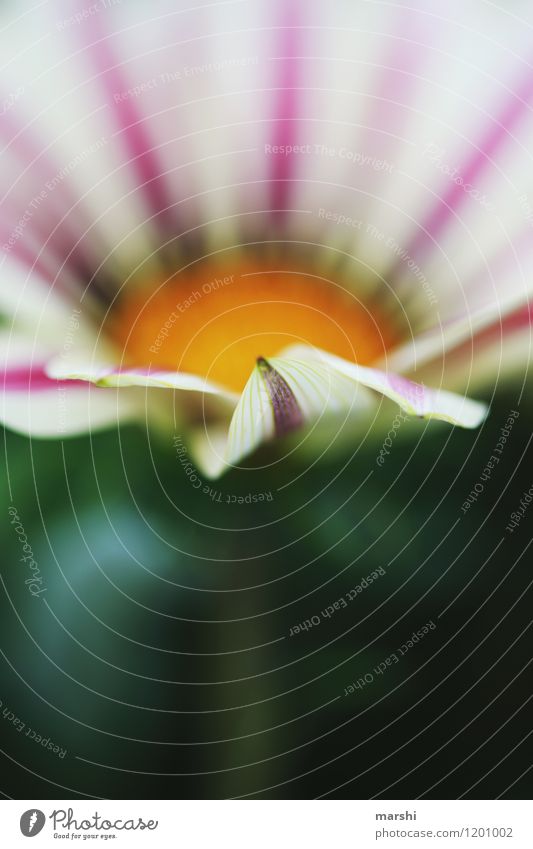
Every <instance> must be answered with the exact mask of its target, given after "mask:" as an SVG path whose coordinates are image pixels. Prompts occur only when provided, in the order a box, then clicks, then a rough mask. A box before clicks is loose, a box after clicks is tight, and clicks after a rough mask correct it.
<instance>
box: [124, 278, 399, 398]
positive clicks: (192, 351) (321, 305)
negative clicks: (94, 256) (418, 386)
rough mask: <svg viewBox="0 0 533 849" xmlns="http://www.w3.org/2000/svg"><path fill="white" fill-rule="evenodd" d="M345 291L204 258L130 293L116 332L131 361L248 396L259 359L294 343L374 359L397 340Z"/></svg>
mask: <svg viewBox="0 0 533 849" xmlns="http://www.w3.org/2000/svg"><path fill="white" fill-rule="evenodd" d="M376 318H377V317H376V311H375V308H374V307H373V308H372V314H370V312H369V311H368V310H367V309H366V308H365V307H364V305H363V304H362V303H361V302H360V301H359V300H358V299H357V298H356V297H355V296H354V295H353V294H350V293H349V292H347V291H346V290H345V289H343V288H341V287H339V286H337V285H334V284H333V283H329V282H326V281H323V280H320V279H317V278H316V277H314V276H313V275H309V274H304V273H303V272H301V271H286V270H285V271H280V270H276V269H274V268H272V270H268V269H267V270H265V267H264V265H262V267H261V270H258V269H257V268H256V267H254V266H253V265H244V264H243V263H240V264H239V266H238V268H235V267H230V266H229V265H228V266H227V267H224V266H223V270H221V269H220V266H217V267H213V266H211V265H209V264H207V263H205V262H204V263H199V264H197V265H195V266H193V267H191V268H188V269H186V270H185V271H183V272H180V273H178V274H176V275H174V276H173V277H170V278H168V279H166V280H158V281H156V282H155V283H154V282H153V281H152V283H151V285H150V287H149V289H147V288H146V287H141V288H139V287H137V288H135V289H133V291H129V292H127V293H126V294H125V296H121V298H120V300H119V301H118V303H117V305H116V307H115V308H114V310H113V312H112V314H111V318H110V328H109V329H110V333H111V335H112V337H113V339H114V340H115V342H116V343H117V345H118V346H119V347H120V349H121V352H122V355H123V361H124V363H125V364H127V365H129V366H141V365H142V366H147V365H150V366H151V368H153V369H154V370H159V369H164V370H175V371H184V372H190V373H192V374H197V375H201V376H203V377H206V378H207V379H209V380H211V381H214V382H216V383H219V384H221V385H222V386H225V387H227V388H228V389H231V390H235V391H237V392H240V391H241V390H242V389H243V387H244V385H245V383H246V381H247V380H248V377H249V376H250V373H251V371H252V369H253V367H254V365H255V363H256V360H257V358H258V357H260V356H264V357H267V358H268V357H269V356H275V355H276V354H278V353H279V352H280V351H282V350H283V349H284V348H287V347H288V346H289V345H294V344H307V345H312V346H315V347H317V348H323V349H324V350H326V351H329V352H330V353H333V354H336V355H337V356H339V357H344V358H345V359H348V360H351V361H353V362H357V363H359V364H363V365H364V364H368V363H371V362H373V361H375V360H376V359H378V358H380V357H382V356H383V355H384V353H385V351H386V349H387V348H388V347H390V345H391V343H392V341H393V335H392V332H391V330H390V328H388V329H387V328H386V325H385V326H384V324H383V322H382V321H381V320H376Z"/></svg>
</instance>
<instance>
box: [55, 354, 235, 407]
mask: <svg viewBox="0 0 533 849" xmlns="http://www.w3.org/2000/svg"><path fill="white" fill-rule="evenodd" d="M46 371H47V374H48V375H49V376H50V377H54V378H56V379H60V380H87V381H89V382H90V383H94V384H96V386H102V387H119V386H122V387H125V386H152V387H155V388H160V389H182V390H184V391H188V392H202V393H205V394H207V395H217V396H220V397H221V398H224V399H227V400H228V401H229V402H233V403H236V402H237V400H238V397H239V396H238V395H235V393H233V392H230V391H229V390H227V389H225V388H224V387H222V386H219V385H218V384H216V383H211V382H210V381H208V380H205V378H203V377H198V376H197V375H195V374H188V373H186V372H178V371H163V370H160V369H150V368H119V367H117V366H113V365H106V364H102V363H92V362H91V361H90V359H87V360H85V361H80V362H78V363H74V362H73V361H72V360H71V359H70V358H69V359H68V360H66V361H65V360H63V359H62V358H60V357H58V358H56V359H54V360H52V361H51V362H49V363H48V364H47V366H46Z"/></svg>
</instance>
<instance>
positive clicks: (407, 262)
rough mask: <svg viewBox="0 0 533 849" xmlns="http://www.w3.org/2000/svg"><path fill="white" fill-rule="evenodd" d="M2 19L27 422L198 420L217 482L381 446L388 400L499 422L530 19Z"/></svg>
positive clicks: (125, 13)
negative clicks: (323, 445)
mask: <svg viewBox="0 0 533 849" xmlns="http://www.w3.org/2000/svg"><path fill="white" fill-rule="evenodd" d="M1 14H2V19H1V21H0V25H1V35H0V39H1V43H2V57H3V61H4V63H5V66H4V72H3V86H4V89H5V96H3V97H2V103H3V107H2V115H1V117H0V123H1V131H2V144H3V147H4V150H3V161H4V163H5V166H4V172H3V178H2V197H3V200H2V213H1V226H2V236H1V240H0V241H1V245H2V282H1V286H0V311H1V314H2V317H3V326H2V330H1V348H2V356H3V361H4V366H3V371H4V392H3V401H2V407H1V409H2V414H1V418H2V421H3V422H4V423H5V424H6V425H7V426H8V427H10V428H13V429H15V430H18V431H21V432H24V433H28V434H31V435H33V436H41V437H61V436H63V435H67V434H74V433H80V432H84V431H87V430H92V429H94V428H100V427H104V426H111V425H116V424H117V423H118V422H121V421H125V420H130V419H138V420H140V421H144V420H145V419H146V421H147V422H148V423H149V424H153V425H154V426H160V425H165V426H169V425H170V426H172V423H173V422H174V425H173V426H174V430H176V429H179V430H180V432H181V431H182V430H183V432H185V433H186V434H187V435H188V442H189V445H190V450H191V452H192V453H193V455H194V458H195V460H196V462H197V463H198V465H199V466H200V467H201V468H202V469H203V470H204V472H205V473H206V474H209V475H211V476H213V477H215V476H217V475H218V474H220V473H221V472H222V471H224V470H225V469H227V468H228V467H230V466H232V465H236V464H239V463H240V462H241V460H242V459H243V458H245V457H247V456H248V455H250V454H251V453H252V452H253V451H254V450H255V449H256V448H257V447H258V446H259V445H260V444H261V443H263V442H266V441H268V440H271V439H272V438H274V437H283V436H285V435H286V434H288V433H290V432H295V433H297V434H298V438H305V440H310V441H311V442H312V443H313V444H314V445H315V446H317V445H318V444H319V441H320V439H321V438H322V440H323V439H324V438H329V439H331V422H332V421H333V422H334V428H335V429H336V430H338V431H339V432H340V430H343V432H344V434H345V435H346V433H347V434H348V435H349V438H351V439H352V440H354V441H357V439H360V438H361V437H360V433H361V431H360V428H361V427H362V426H365V425H366V427H367V428H368V427H370V428H372V427H375V426H376V425H375V421H376V420H375V411H376V409H380V408H381V405H382V402H383V399H391V400H392V401H393V402H395V403H396V404H399V406H400V407H401V408H402V410H403V411H404V412H406V413H408V414H410V415H414V416H419V417H423V418H426V419H442V420H444V421H446V422H450V423H452V424H454V425H461V426H463V427H472V428H473V427H477V426H478V425H479V424H480V423H481V422H482V421H483V419H484V417H485V414H486V409H487V408H486V405H485V404H484V403H481V402H479V401H475V400H471V399H470V398H467V397H465V395H464V394H463V393H469V392H470V391H471V389H472V387H476V388H477V387H480V388H483V386H485V387H486V386H487V384H489V383H490V381H493V382H494V381H496V380H497V379H498V378H499V377H500V376H501V375H503V374H504V373H505V374H507V373H508V372H509V371H511V372H512V371H513V370H514V371H515V372H516V370H517V369H519V368H520V366H521V365H524V364H525V363H526V362H527V342H528V340H529V328H530V312H529V299H530V295H531V286H532V279H533V278H532V275H531V254H532V247H531V245H532V243H533V240H532V239H531V238H530V231H531V226H532V223H533V212H532V209H533V196H530V195H528V185H527V184H526V181H529V180H530V177H529V174H531V168H528V164H529V157H530V153H529V145H528V140H529V138H530V131H531V109H530V102H531V97H532V94H533V71H532V69H531V67H530V65H529V64H528V52H527V51H528V44H527V32H526V31H525V30H527V27H524V22H523V21H521V20H519V19H518V18H517V17H516V16H514V15H513V14H511V13H510V12H509V13H508V12H506V11H505V10H498V9H496V8H494V7H491V9H490V10H489V8H488V7H487V6H486V5H485V4H483V3H481V2H479V3H474V4H473V6H470V8H469V9H467V10H463V11H461V12H460V13H458V14H457V15H455V14H454V18H453V20H452V19H450V18H448V17H447V16H446V15H445V14H443V13H442V10H441V7H440V6H439V4H437V3H436V2H434V0H424V2H420V3H418V4H417V3H415V4H410V5H408V6H407V5H402V4H399V5H395V6H394V7H392V6H389V5H387V4H380V3H368V2H362V0H361V2H358V3H357V2H356V3H352V4H348V3H344V2H341V0H338V2H333V3H331V4H324V3H321V2H320V3H319V2H315V0H307V2H305V3H304V2H303V0H291V2H286V0H283V2H282V0H276V2H274V3H266V2H262V0H257V1H256V2H252V0H228V2H226V0H219V2H214V3H213V2H212V3H207V4H205V5H203V6H194V8H189V7H188V5H187V4H181V3H176V2H173V3H170V2H159V3H158V4H156V5H155V6H154V7H150V8H148V7H147V6H146V4H142V3H137V2H131V3H128V4H126V3H121V2H119V0H97V2H95V3H93V4H91V5H89V4H86V5H83V3H81V2H76V3H74V4H72V3H70V4H68V5H67V4H65V3H62V2H56V3H48V4H44V5H43V6H38V7H36V8H30V7H23V8H22V11H21V9H20V5H19V4H18V5H17V6H16V9H15V6H14V4H12V5H10V4H7V11H6V9H5V8H4V7H3V9H2V13H1ZM451 390H455V391H459V393H460V394H455V392H454V391H451ZM385 403H386V402H385ZM328 423H329V430H328V428H327V426H328ZM324 434H329V436H328V437H325V436H324ZM358 434H359V435H358Z"/></svg>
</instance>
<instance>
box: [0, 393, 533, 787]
mask: <svg viewBox="0 0 533 849" xmlns="http://www.w3.org/2000/svg"><path fill="white" fill-rule="evenodd" d="M518 405H519V406H518ZM511 409H518V410H519V411H520V417H519V419H518V420H517V422H516V424H515V426H514V428H513V431H512V436H511V437H510V438H509V440H508V441H507V444H506V447H505V451H504V453H503V455H502V458H501V462H500V463H499V465H498V467H497V468H496V469H495V471H494V473H493V476H492V477H491V479H490V480H489V481H487V482H486V483H485V486H484V492H483V493H482V495H481V496H480V497H479V499H478V501H477V502H476V503H475V504H474V505H473V506H472V508H471V509H470V510H469V511H468V513H466V514H463V513H462V511H461V505H462V503H463V502H464V500H465V498H466V497H467V495H468V493H469V492H470V491H471V489H472V488H473V486H474V485H475V484H476V483H477V482H478V481H479V479H480V474H481V473H482V471H483V468H484V466H485V464H486V462H487V460H488V458H489V457H490V455H491V454H492V448H493V446H494V445H495V443H496V442H497V440H498V437H499V432H500V429H501V427H503V425H504V423H505V421H506V419H507V416H508V414H509V411H510V410H511ZM395 412H396V410H395V408H394V407H393V406H392V405H390V407H389V413H390V417H391V419H392V418H393V416H394V415H395ZM532 412H533V410H532V405H531V401H522V402H521V403H520V402H519V400H518V390H516V389H513V388H512V387H511V388H510V389H509V391H508V392H507V394H506V393H502V392H500V393H499V396H498V399H497V402H496V403H495V404H494V405H493V407H492V411H491V415H490V417H489V419H488V421H487V423H486V425H485V426H484V427H483V428H482V430H481V431H479V432H469V431H461V430H456V429H451V428H448V427H446V426H443V425H440V424H433V423H432V424H431V425H430V426H429V427H426V426H425V424H424V425H422V424H419V423H412V424H409V425H405V427H404V428H403V431H404V432H403V433H400V435H399V437H398V439H397V441H396V442H395V443H394V446H393V449H392V450H391V454H390V456H389V457H388V458H387V462H386V463H385V465H384V466H383V467H382V468H380V467H379V466H377V464H376V453H377V450H378V449H379V445H378V444H377V443H376V444H375V445H366V446H365V448H364V449H363V450H361V451H359V452H358V453H356V454H355V455H354V456H353V457H350V456H349V455H344V456H337V457H331V458H329V459H328V458H326V460H325V461H324V462H323V463H320V464H315V465H314V466H313V467H312V468H311V469H308V470H305V467H302V468H301V469H300V470H298V468H297V467H294V466H291V464H290V463H289V462H288V461H287V462H285V463H282V464H276V465H274V466H272V467H271V468H266V469H265V470H264V471H240V472H231V473H230V474H228V475H227V476H225V477H224V478H222V479H221V480H220V481H218V482H214V483H213V484H212V486H213V489H214V490H216V491H217V492H220V493H222V496H221V499H220V501H217V500H213V499H212V498H210V497H209V495H207V494H205V493H203V492H202V491H198V490H195V489H194V488H193V486H192V485H191V482H190V481H189V479H188V478H187V477H186V475H185V474H184V471H183V468H182V467H181V466H180V464H179V462H178V459H177V457H176V453H175V451H174V449H173V447H172V438H171V436H169V440H168V444H165V443H164V442H163V441H160V442H154V441H153V436H152V437H149V435H147V434H146V433H144V432H143V431H142V429H140V428H135V427H128V428H124V429H122V430H121V431H120V432H108V433H101V434H96V435H93V436H92V438H89V437H84V438H79V439H73V440H66V441H64V442H39V441H30V440H27V439H26V438H23V437H21V436H18V435H15V434H12V433H5V461H6V472H7V473H6V475H5V476H2V478H3V479H2V493H1V499H2V503H1V515H2V517H3V518H2V522H1V525H0V526H1V531H2V552H3V557H2V561H3V563H2V582H3V587H2V611H1V620H0V621H1V629H2V639H1V650H2V654H1V656H0V663H1V664H2V676H1V680H2V685H1V692H0V699H1V701H2V711H3V715H2V722H1V724H0V728H1V734H2V745H1V748H2V758H3V776H4V780H3V787H2V790H3V793H4V794H5V795H6V796H12V797H15V798H27V799H32V798H35V799H37V798H50V799H52V798H65V797H67V798H69V797H80V798H85V797H90V796H95V797H104V798H108V797H109V798H180V797H185V798H191V797H193V798H204V797H209V798H211V797H217V798H218V797H233V796H243V795H245V796H251V797H254V796H255V797H280V798H287V797H289V798H299V797H305V798H309V797H315V796H322V795H329V796H330V797H353V798H369V797H373V796H376V795H377V796H381V797H388V798H404V797H405V798H415V797H418V796H425V797H428V798H456V797H458V796H462V795H465V796H466V797H470V798H487V797H488V798H492V797H494V796H498V795H500V794H503V795H504V796H506V797H509V798H529V797H531V793H532V783H533V771H528V770H529V768H530V767H531V763H532V759H531V742H530V740H531V738H529V737H528V736H527V735H528V734H529V733H530V732H531V716H532V711H531V703H530V699H531V696H532V693H533V689H532V683H533V676H532V673H531V665H530V663H531V658H532V639H531V629H530V625H531V595H532V593H531V588H530V585H531V580H532V578H531V553H530V549H529V548H528V546H529V543H530V540H531V519H532V518H533V508H531V509H530V513H527V512H526V514H525V516H524V519H523V520H522V522H521V523H520V526H519V527H518V528H517V529H516V530H515V531H514V533H513V534H510V533H509V532H506V530H505V526H506V524H507V522H508V521H509V517H510V514H511V513H512V512H513V511H514V510H516V507H517V505H518V504H519V501H520V498H521V497H522V496H523V493H524V491H525V490H528V489H529V488H530V486H531V484H532V483H533V471H532V470H533V464H532V462H531V459H532V456H533V455H532V451H531V446H530V441H531V434H532V428H531V422H532V421H533V416H532ZM295 471H296V472H297V473H298V471H302V472H303V474H301V476H300V477H298V476H297V474H296V475H295ZM286 484H288V485H286ZM251 492H254V493H255V492H271V493H272V500H271V501H265V502H257V503H251V504H246V503H245V504H241V505H239V504H238V503H237V504H227V503H225V501H226V496H227V495H228V494H229V495H236V496H239V495H241V496H245V495H246V494H248V493H251ZM216 498H218V496H215V499H216ZM11 505H14V506H15V508H16V509H17V511H18V514H19V516H20V520H21V523H22V525H23V526H24V529H25V532H26V534H27V537H28V540H29V543H30V545H31V548H32V550H33V553H34V557H35V560H36V561H37V562H38V564H39V568H40V570H41V574H42V577H43V587H46V592H43V593H42V594H41V595H40V596H38V597H32V595H31V593H30V592H29V591H28V585H26V584H25V583H24V581H25V579H26V577H27V569H26V568H25V565H24V564H23V563H21V562H20V556H21V546H20V544H19V542H18V538H17V535H16V533H15V532H14V529H13V527H12V526H11V525H10V517H9V514H8V508H9V507H10V506H11ZM378 567H381V569H382V570H385V575H383V576H381V577H380V578H379V579H378V580H377V581H375V582H374V583H373V584H372V585H370V586H368V587H367V588H366V589H365V590H364V591H363V592H361V593H360V594H358V595H357V598H356V599H355V600H354V601H352V602H350V603H349V604H348V605H347V606H346V607H345V608H344V607H340V606H339V608H340V609H339V610H336V611H335V612H334V614H333V615H332V616H330V617H329V618H327V616H324V615H321V611H322V610H324V609H325V608H326V607H327V606H328V605H332V604H333V603H334V602H335V601H336V600H337V599H339V598H340V597H341V596H345V594H346V593H347V592H349V591H350V590H351V589H352V588H353V587H354V586H355V585H357V584H358V583H359V582H360V581H361V580H362V579H363V578H364V577H365V576H367V575H368V574H369V573H371V572H372V571H373V570H376V569H378ZM317 615H318V616H319V620H320V621H319V624H315V625H314V626H313V627H312V628H311V629H309V630H308V631H305V630H304V631H300V633H298V634H294V635H293V636H290V630H291V628H292V627H293V626H294V625H297V624H298V623H301V622H302V621H305V620H307V619H310V618H311V617H313V616H314V617H315V622H316V617H317ZM429 621H433V622H434V623H435V624H436V627H435V629H434V630H431V631H430V633H429V634H427V635H425V636H424V637H423V638H422V639H420V640H419V642H418V643H417V644H416V645H414V646H413V647H411V648H410V649H409V650H408V651H407V652H406V653H405V654H404V655H403V656H401V657H399V660H398V662H397V663H396V662H389V664H388V665H387V664H386V659H387V658H390V657H391V655H392V654H393V653H396V654H397V653H398V649H399V647H400V646H402V645H403V644H405V642H406V640H407V639H408V638H409V637H410V636H411V635H412V633H413V631H416V630H418V629H420V628H421V627H422V626H423V625H425V624H426V623H427V622H429ZM380 663H382V664H383V663H385V666H386V670H385V672H384V673H383V674H382V675H378V674H375V673H374V672H373V670H374V669H375V668H376V667H377V665H378V664H380ZM365 675H367V683H366V684H365V685H364V686H362V687H360V688H359V689H355V690H354V692H353V693H349V694H348V695H345V688H347V687H348V685H349V684H351V683H352V682H356V681H357V679H360V678H363V679H364V676H365ZM370 678H372V681H370ZM11 714H13V715H14V718H13V717H12V716H11ZM17 720H19V722H18V727H17ZM21 723H24V728H23V729H21V730H18V729H19V728H20V725H21ZM28 729H33V730H34V731H35V732H36V733H37V734H38V735H40V737H41V738H42V739H43V740H44V741H45V742H46V741H47V740H48V739H49V740H50V741H51V742H52V744H53V745H57V746H59V747H60V753H59V754H58V753H54V752H53V750H51V749H47V748H45V747H43V745H41V744H40V743H39V742H37V739H38V738H35V735H32V734H31V733H30V734H28V733H26V732H27V731H28ZM32 736H33V737H34V738H35V739H32ZM62 753H64V754H62ZM60 754H62V756H60Z"/></svg>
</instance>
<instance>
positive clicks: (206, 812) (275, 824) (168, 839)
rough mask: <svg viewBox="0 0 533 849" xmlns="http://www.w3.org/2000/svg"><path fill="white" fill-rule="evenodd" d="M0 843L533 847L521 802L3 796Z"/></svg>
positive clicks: (264, 848) (257, 848)
mask: <svg viewBox="0 0 533 849" xmlns="http://www.w3.org/2000/svg"><path fill="white" fill-rule="evenodd" d="M0 826H1V835H2V840H1V845H2V846H6V847H9V849H11V847H13V846H27V845H28V844H27V841H28V839H32V838H35V839H36V842H35V844H33V845H35V846H36V847H38V846H49V845H51V844H54V845H55V846H57V845H60V844H61V843H64V842H66V841H71V843H72V842H73V843H78V844H84V845H87V844H88V843H90V844H92V845H94V844H97V845H102V841H105V842H106V843H107V845H109V844H110V842H111V841H112V842H111V845H112V846H120V847H124V849H126V847H129V846H158V847H167V846H169V847H170V846H172V847H176V846H180V845H183V846H186V847H212V846H216V847H217V849H218V848H219V847H221V849H224V847H228V849H241V847H242V849H250V847H252V849H272V846H273V845H275V846H278V847H282V849H284V847H299V846H301V847H305V849H325V847H331V846H335V845H338V846H342V847H367V846H376V845H378V846H379V845H381V846H398V847H400V846H405V847H409V849H414V847H420V849H423V847H430V846H432V847H434V849H435V847H436V846H438V845H441V846H442V847H443V849H444V847H447V846H459V845H461V846H468V845H471V846H479V845H480V844H481V845H483V846H487V845H488V846H489V847H490V846H492V847H503V846H507V847H509V849H519V848H520V849H522V847H524V849H525V847H528V849H531V847H533V827H532V825H531V805H530V803H529V802H528V801H496V802H495V801H478V800H474V801H446V800H442V801H438V800H428V801H426V800H424V801H417V802H412V801H399V800H393V801H390V800H388V801H383V802H381V801H359V800H355V801H354V800H339V801H276V800H264V801H259V800H253V801H217V800H215V801H200V800H194V801H187V800H185V801H172V800H166V801H158V800H135V801H126V800H124V801H122V800H121V801H105V800H103V801H94V800H93V801H86V800H81V801H68V802H63V801H36V800H26V801H13V800H9V801H3V802H1V804H0Z"/></svg>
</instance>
